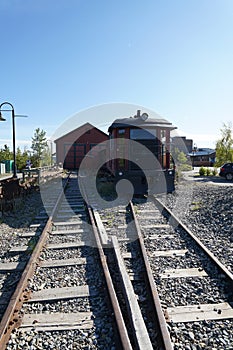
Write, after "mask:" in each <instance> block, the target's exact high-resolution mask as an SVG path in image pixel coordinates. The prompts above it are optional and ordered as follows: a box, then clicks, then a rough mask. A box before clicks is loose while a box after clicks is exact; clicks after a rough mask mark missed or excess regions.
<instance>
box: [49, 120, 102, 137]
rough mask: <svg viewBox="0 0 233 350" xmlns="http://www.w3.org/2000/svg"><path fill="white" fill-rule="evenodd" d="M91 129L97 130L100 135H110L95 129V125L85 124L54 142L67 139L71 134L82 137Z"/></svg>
mask: <svg viewBox="0 0 233 350" xmlns="http://www.w3.org/2000/svg"><path fill="white" fill-rule="evenodd" d="M91 129H96V130H98V131H99V132H100V133H102V134H103V135H105V136H107V137H108V135H107V134H106V133H105V132H103V131H102V130H100V129H98V128H97V127H95V126H94V125H92V124H90V123H88V122H87V123H85V124H83V125H81V126H79V127H78V128H76V129H74V130H71V131H69V132H68V133H66V134H64V135H62V136H59V137H58V138H57V139H56V140H54V142H58V141H59V140H60V139H62V138H63V137H66V136H67V135H71V134H76V133H77V134H78V135H77V136H78V137H80V136H82V135H83V134H84V133H85V132H87V131H88V130H91Z"/></svg>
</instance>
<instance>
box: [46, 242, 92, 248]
mask: <svg viewBox="0 0 233 350" xmlns="http://www.w3.org/2000/svg"><path fill="white" fill-rule="evenodd" d="M85 245H86V243H85V242H83V241H80V242H67V243H50V244H47V245H46V248H47V249H67V248H68V249H69V248H79V247H84V246H85Z"/></svg>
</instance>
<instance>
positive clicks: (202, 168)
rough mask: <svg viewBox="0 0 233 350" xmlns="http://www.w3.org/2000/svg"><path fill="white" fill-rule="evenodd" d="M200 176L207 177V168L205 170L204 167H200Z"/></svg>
mask: <svg viewBox="0 0 233 350" xmlns="http://www.w3.org/2000/svg"><path fill="white" fill-rule="evenodd" d="M199 175H200V176H205V175H206V168H204V167H203V166H202V167H200V169H199Z"/></svg>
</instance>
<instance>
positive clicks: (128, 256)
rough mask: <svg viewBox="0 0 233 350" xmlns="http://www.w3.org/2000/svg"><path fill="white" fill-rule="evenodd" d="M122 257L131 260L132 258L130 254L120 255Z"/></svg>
mask: <svg viewBox="0 0 233 350" xmlns="http://www.w3.org/2000/svg"><path fill="white" fill-rule="evenodd" d="M122 257H123V258H124V259H131V258H132V253H130V252H124V253H122Z"/></svg>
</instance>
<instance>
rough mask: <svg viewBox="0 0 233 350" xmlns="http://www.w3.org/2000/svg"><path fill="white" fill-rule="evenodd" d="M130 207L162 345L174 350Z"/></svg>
mask: <svg viewBox="0 0 233 350" xmlns="http://www.w3.org/2000/svg"><path fill="white" fill-rule="evenodd" d="M129 206H130V210H131V213H132V216H133V219H134V224H135V227H136V230H137V234H138V240H139V245H140V249H141V252H142V256H143V260H144V264H145V269H146V274H147V277H148V282H149V286H150V291H151V294H152V298H153V302H154V306H155V310H156V314H157V319H158V325H159V328H160V333H161V343H162V344H161V346H162V348H163V349H164V350H173V345H172V342H171V339H170V335H169V331H168V328H167V322H166V319H165V316H164V313H163V310H162V306H161V303H160V299H159V295H158V291H157V287H156V284H155V281H154V277H153V274H152V270H151V267H150V263H149V260H148V257H147V253H146V248H145V245H144V242H143V237H142V233H141V229H140V225H139V223H138V220H137V217H136V214H135V210H134V206H133V203H132V202H130V203H129Z"/></svg>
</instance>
